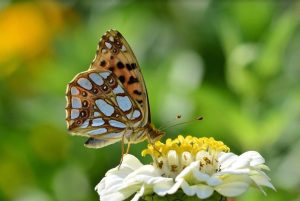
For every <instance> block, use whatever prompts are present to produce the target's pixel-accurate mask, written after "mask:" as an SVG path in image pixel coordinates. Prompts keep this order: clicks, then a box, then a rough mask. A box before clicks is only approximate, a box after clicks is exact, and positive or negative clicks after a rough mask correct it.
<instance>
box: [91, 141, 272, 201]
mask: <svg viewBox="0 0 300 201" xmlns="http://www.w3.org/2000/svg"><path fill="white" fill-rule="evenodd" d="M229 151H230V150H229V148H228V147H227V146H226V145H224V143H223V142H221V141H216V140H214V139H213V138H196V137H191V136H187V137H183V136H181V135H179V136H178V137H177V138H176V139H174V140H171V139H168V140H167V141H166V142H165V143H162V142H160V141H158V142H156V143H155V145H148V148H147V149H145V150H144V151H143V152H142V155H143V156H145V155H151V156H152V158H153V164H152V165H142V164H141V163H140V162H139V161H138V159H136V158H135V157H134V156H132V155H125V156H124V162H123V163H122V165H121V167H120V169H118V168H114V169H112V170H110V171H109V172H107V173H106V176H105V177H104V178H103V179H102V180H101V182H100V183H99V184H98V186H97V187H96V190H97V191H98V193H99V195H100V198H102V199H104V198H105V197H110V200H123V199H126V198H128V197H129V196H131V195H133V194H135V196H134V198H133V200H138V199H139V198H140V197H141V196H143V195H148V194H152V193H153V192H154V193H156V194H157V195H159V196H165V195H168V194H174V193H176V192H177V191H178V190H182V191H183V192H184V194H185V195H187V196H197V197H198V198H200V199H206V198H208V197H211V196H212V195H213V194H214V193H215V192H217V193H218V194H220V195H222V196H225V197H236V196H238V195H241V194H242V193H244V192H245V191H246V190H247V189H248V187H249V186H255V187H258V188H259V189H260V190H261V191H262V192H263V193H264V191H263V189H262V186H266V187H269V188H272V189H274V190H275V188H274V187H273V185H272V184H271V182H270V178H269V177H268V176H267V175H266V174H265V173H264V170H268V167H267V166H266V165H265V164H264V162H265V160H264V158H263V157H262V156H261V155H260V154H259V153H258V152H255V151H248V152H245V153H243V154H241V155H240V156H238V155H236V154H234V153H231V152H229ZM111 197H116V198H117V199H111Z"/></svg>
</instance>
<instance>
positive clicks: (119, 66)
mask: <svg viewBox="0 0 300 201" xmlns="http://www.w3.org/2000/svg"><path fill="white" fill-rule="evenodd" d="M117 67H118V68H119V69H122V68H124V67H125V66H124V64H123V63H122V62H121V61H119V62H118V63H117Z"/></svg>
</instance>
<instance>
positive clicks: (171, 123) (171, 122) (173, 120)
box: [158, 114, 181, 130]
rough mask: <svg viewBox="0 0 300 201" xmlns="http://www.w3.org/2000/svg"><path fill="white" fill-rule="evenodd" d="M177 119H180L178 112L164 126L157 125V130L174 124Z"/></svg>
mask: <svg viewBox="0 0 300 201" xmlns="http://www.w3.org/2000/svg"><path fill="white" fill-rule="evenodd" d="M178 119H181V114H178V115H177V116H176V118H175V119H172V120H171V121H168V122H167V123H166V124H165V125H164V126H161V127H159V128H158V130H163V129H164V128H165V127H169V126H171V125H174V123H175V122H176V121H178Z"/></svg>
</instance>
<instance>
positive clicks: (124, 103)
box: [116, 96, 132, 112]
mask: <svg viewBox="0 0 300 201" xmlns="http://www.w3.org/2000/svg"><path fill="white" fill-rule="evenodd" d="M116 99H117V103H118V105H119V107H120V108H121V110H122V111H124V112H125V111H128V110H130V109H131V107H132V104H131V102H130V99H129V98H128V96H117V98H116Z"/></svg>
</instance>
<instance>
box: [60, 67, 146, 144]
mask: <svg viewBox="0 0 300 201" xmlns="http://www.w3.org/2000/svg"><path fill="white" fill-rule="evenodd" d="M66 95H67V96H66V97H67V107H66V113H67V118H66V120H67V125H68V129H69V130H70V132H71V133H73V134H75V135H82V136H87V137H90V138H89V140H88V141H87V142H86V145H87V146H88V147H95V148H100V147H103V146H106V145H109V144H112V143H115V142H117V141H119V140H121V139H122V137H123V135H126V134H131V133H130V132H132V130H130V128H134V127H139V125H140V124H141V120H142V119H143V116H142V112H141V110H140V107H139V105H138V104H137V103H136V102H135V101H134V100H132V98H131V97H130V95H129V94H128V92H127V91H126V89H125V88H124V86H123V85H122V83H121V82H120V81H119V79H118V78H117V77H116V76H115V75H114V74H113V73H112V72H111V71H109V70H105V69H103V68H102V69H96V70H93V69H91V70H88V71H85V72H83V73H80V74H78V75H76V76H75V78H74V79H73V80H72V81H71V82H70V83H69V84H68V87H67V92H66ZM141 137H142V136H141ZM137 138H138V137H137ZM137 140H138V139H137Z"/></svg>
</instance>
